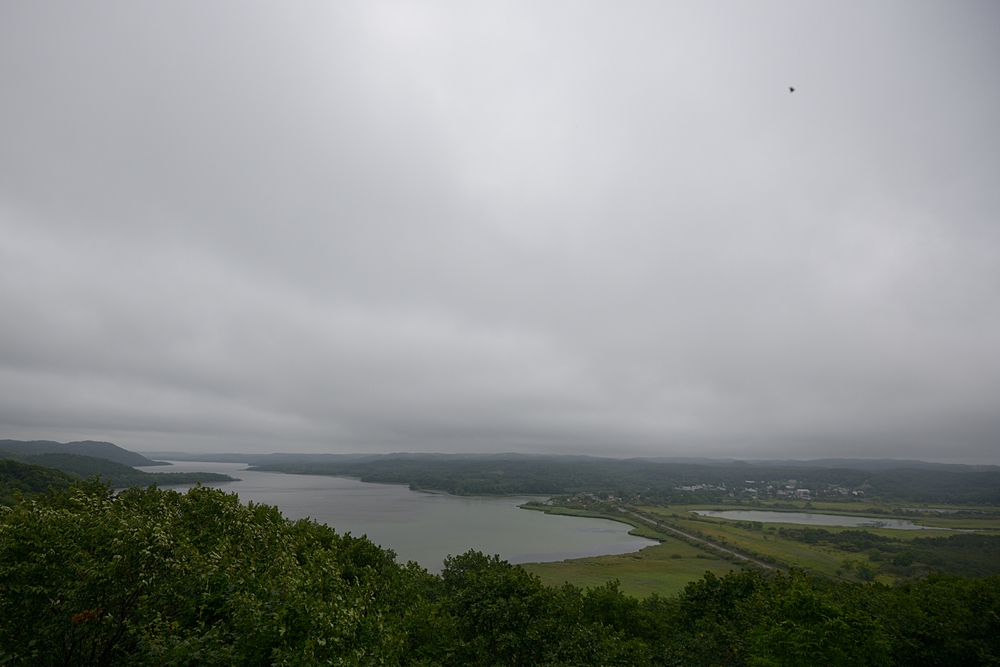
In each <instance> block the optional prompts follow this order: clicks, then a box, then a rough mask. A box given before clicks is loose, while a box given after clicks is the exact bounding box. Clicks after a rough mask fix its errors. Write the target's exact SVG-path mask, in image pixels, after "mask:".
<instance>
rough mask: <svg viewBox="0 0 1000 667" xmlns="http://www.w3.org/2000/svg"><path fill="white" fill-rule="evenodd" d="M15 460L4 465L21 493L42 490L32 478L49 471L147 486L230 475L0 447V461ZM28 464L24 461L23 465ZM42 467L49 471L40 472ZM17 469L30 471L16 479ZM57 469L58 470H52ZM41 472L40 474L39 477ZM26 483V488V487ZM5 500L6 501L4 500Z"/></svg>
mask: <svg viewBox="0 0 1000 667" xmlns="http://www.w3.org/2000/svg"><path fill="white" fill-rule="evenodd" d="M15 461H16V462H19V463H20V464H22V467H17V466H8V468H7V469H8V471H9V473H8V474H9V478H8V482H9V484H10V485H11V488H15V487H16V488H20V489H21V491H22V492H23V493H25V495H27V494H29V493H35V492H38V491H43V490H45V488H46V486H45V485H43V486H41V487H40V488H36V486H37V484H35V482H34V480H36V479H40V478H41V477H44V476H45V475H49V476H50V477H51V478H52V479H53V480H56V481H59V480H63V479H65V478H68V479H71V480H72V479H78V478H81V477H93V476H96V475H100V477H101V480H102V481H104V482H108V483H110V484H111V485H112V486H113V487H115V488H124V487H129V486H137V485H138V486H148V485H150V484H157V485H159V486H171V485H175V484H194V483H196V482H229V481H232V480H233V478H232V477H230V476H229V475H220V474H218V473H212V472H145V471H140V470H136V469H135V468H132V467H130V466H127V465H123V464H121V463H115V462H114V461H108V460H107V459H101V458H97V457H94V456H80V455H79V454H37V455H31V456H25V455H22V454H16V453H10V452H3V451H0V462H3V463H13V462H15ZM24 464H28V465H26V466H25V465H24ZM36 469H39V470H42V471H50V472H47V473H44V474H43V473H41V472H39V470H36ZM18 471H20V473H24V474H28V472H29V471H31V472H30V475H29V476H28V477H27V478H25V480H23V481H22V480H19V479H17V477H16V475H17V474H18ZM55 473H58V474H55ZM40 476H41V477H40ZM66 485H67V484H58V483H54V484H53V486H54V487H55V488H61V487H62V486H66ZM29 487H30V489H29ZM8 504H9V503H8Z"/></svg>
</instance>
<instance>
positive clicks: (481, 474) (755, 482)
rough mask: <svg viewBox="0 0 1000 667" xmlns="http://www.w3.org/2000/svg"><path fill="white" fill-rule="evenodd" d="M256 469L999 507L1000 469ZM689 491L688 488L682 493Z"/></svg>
mask: <svg viewBox="0 0 1000 667" xmlns="http://www.w3.org/2000/svg"><path fill="white" fill-rule="evenodd" d="M254 469H258V470H271V471H280V472H287V473H301V474H318V475H340V476H346V477H357V478H360V479H361V480H362V481H366V482H382V483H392V484H409V485H410V486H411V487H413V488H416V489H428V490H440V491H447V492H448V493H452V494H456V495H479V494H542V495H556V494H571V493H577V492H592V493H606V494H610V495H616V496H619V497H632V496H635V495H636V494H641V495H642V497H643V498H645V499H650V500H652V499H655V498H657V497H658V498H660V499H663V500H669V499H671V498H675V497H676V496H677V495H678V494H679V493H688V494H689V495H690V494H691V493H696V494H698V495H700V496H703V497H705V498H706V499H709V498H713V497H716V496H721V495H726V494H729V493H734V494H735V495H737V496H739V494H740V493H744V492H745V490H746V489H748V488H753V489H756V490H757V492H762V490H763V489H766V488H767V486H769V485H770V486H772V487H775V488H779V487H780V488H781V489H784V488H785V486H786V483H787V482H788V481H791V480H794V481H795V482H796V484H797V485H798V486H799V487H802V488H809V489H810V490H811V492H812V493H813V496H814V497H815V496H822V495H823V494H827V495H830V496H837V495H840V496H843V495H844V494H849V493H851V494H852V493H854V492H855V491H857V492H858V493H860V494H864V495H866V496H867V497H879V498H882V499H884V500H887V501H899V502H913V503H958V504H961V503H976V504H991V505H996V504H1000V472H997V471H986V472H951V471H943V470H928V469H917V468H906V469H898V470H851V469H837V468H802V467H795V468H766V467H756V466H754V467H751V466H747V465H746V464H742V465H740V464H732V465H696V464H683V463H658V462H654V461H650V460H644V459H624V460H623V459H596V458H594V459H575V458H561V457H552V458H541V457H539V458H523V457H522V458H512V459H500V458H497V457H484V458H465V457H442V456H427V457H421V456H413V455H410V456H405V457H396V456H383V457H372V458H368V459H361V460H340V461H330V460H327V461H321V460H316V459H306V460H298V461H297V460H294V459H285V460H281V459H277V458H276V459H273V460H270V461H267V460H262V459H258V461H257V464H256V465H255V466H254ZM684 489H687V490H688V491H683V490H684Z"/></svg>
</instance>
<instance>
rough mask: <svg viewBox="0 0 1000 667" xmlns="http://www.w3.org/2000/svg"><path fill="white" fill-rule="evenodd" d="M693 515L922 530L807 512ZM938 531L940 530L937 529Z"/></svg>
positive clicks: (906, 523) (893, 522) (864, 518)
mask: <svg viewBox="0 0 1000 667" xmlns="http://www.w3.org/2000/svg"><path fill="white" fill-rule="evenodd" d="M695 514H701V515H702V516H713V517H715V518H717V519H732V520H734V521H760V522H761V523H797V524H805V525H807V526H850V527H852V528H895V529H896V530H924V529H926V528H929V526H918V525H917V524H915V523H913V522H912V521H906V520H905V519H874V518H872V517H867V516H839V515H836V514H810V513H808V512H766V511H762V510H725V511H721V512H717V511H712V510H699V511H697V512H695ZM938 530H940V528H939V529H938Z"/></svg>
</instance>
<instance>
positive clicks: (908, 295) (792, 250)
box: [0, 2, 1000, 464]
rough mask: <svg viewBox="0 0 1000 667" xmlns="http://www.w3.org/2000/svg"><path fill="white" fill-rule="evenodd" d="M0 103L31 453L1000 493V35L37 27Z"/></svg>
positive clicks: (11, 29) (11, 14) (54, 13)
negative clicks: (936, 477) (498, 467)
mask: <svg viewBox="0 0 1000 667" xmlns="http://www.w3.org/2000/svg"><path fill="white" fill-rule="evenodd" d="M0 85H2V87H3V94H2V95H0V310H2V312H3V313H4V317H3V318H2V319H0V438H11V439H23V440H32V439H44V440H56V441H60V442H66V441H72V440H86V439H90V440H105V441H110V442H113V443H115V444H117V445H119V446H121V447H124V448H126V449H130V450H133V451H139V452H142V451H189V452H192V453H195V452H213V453H217V452H241V453H271V452H303V453H308V452H330V453H388V452H405V451H413V452H417V451H429V450H430V451H438V452H445V453H447V452H484V453H489V452H508V451H510V452H521V453H545V454H586V455H596V456H612V457H632V456H664V457H671V456H682V457H708V458H734V459H799V460H806V459H818V458H869V459H879V458H895V459H916V460H924V461H939V462H945V463H978V464H1000V346H998V345H997V341H1000V187H998V183H1000V124H998V123H997V122H996V119H997V118H1000V5H998V4H997V3H990V2H967V3H960V4H956V3H951V4H943V3H906V2H885V3H879V4H876V5H872V4H865V3H829V4H821V5H817V4H802V3H791V2H767V3H755V4H752V5H751V4H746V3H736V2H728V3H717V4H712V5H697V4H690V3H653V2H629V3H616V4H605V3H595V2H572V3H571V2H547V3H529V2H504V3H475V4H459V3H444V2H421V3H395V2H365V3H339V4H336V5H332V6H331V5H328V4H326V3H308V2H307V3H299V4H295V5H273V4H268V3H255V2H252V3H216V4H212V5H207V6H206V5H203V4H200V3H193V2H178V3H162V4H153V3H142V4H128V3H110V2H98V3H91V4H87V5H57V4H54V3H52V4H49V3H44V2H42V3H27V2H8V3H4V4H3V5H0ZM791 88H794V92H792V91H791Z"/></svg>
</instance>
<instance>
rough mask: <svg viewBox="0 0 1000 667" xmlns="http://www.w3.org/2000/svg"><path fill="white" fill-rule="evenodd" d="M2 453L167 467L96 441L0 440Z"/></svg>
mask: <svg viewBox="0 0 1000 667" xmlns="http://www.w3.org/2000/svg"><path fill="white" fill-rule="evenodd" d="M0 451H4V452H13V453H15V454H26V455H32V454H79V455H80V456H96V457H97V458H101V459H107V460H109V461H114V462H115V463H121V464H124V465H127V466H153V465H166V464H163V463H161V462H160V461H151V460H149V459H147V458H146V457H145V456H143V455H142V454H137V453H136V452H130V451H129V450H127V449H122V448H121V447H119V446H118V445H115V444H112V443H110V442H97V441H94V440H83V441H80V442H67V443H61V442H53V441H51V440H0Z"/></svg>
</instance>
